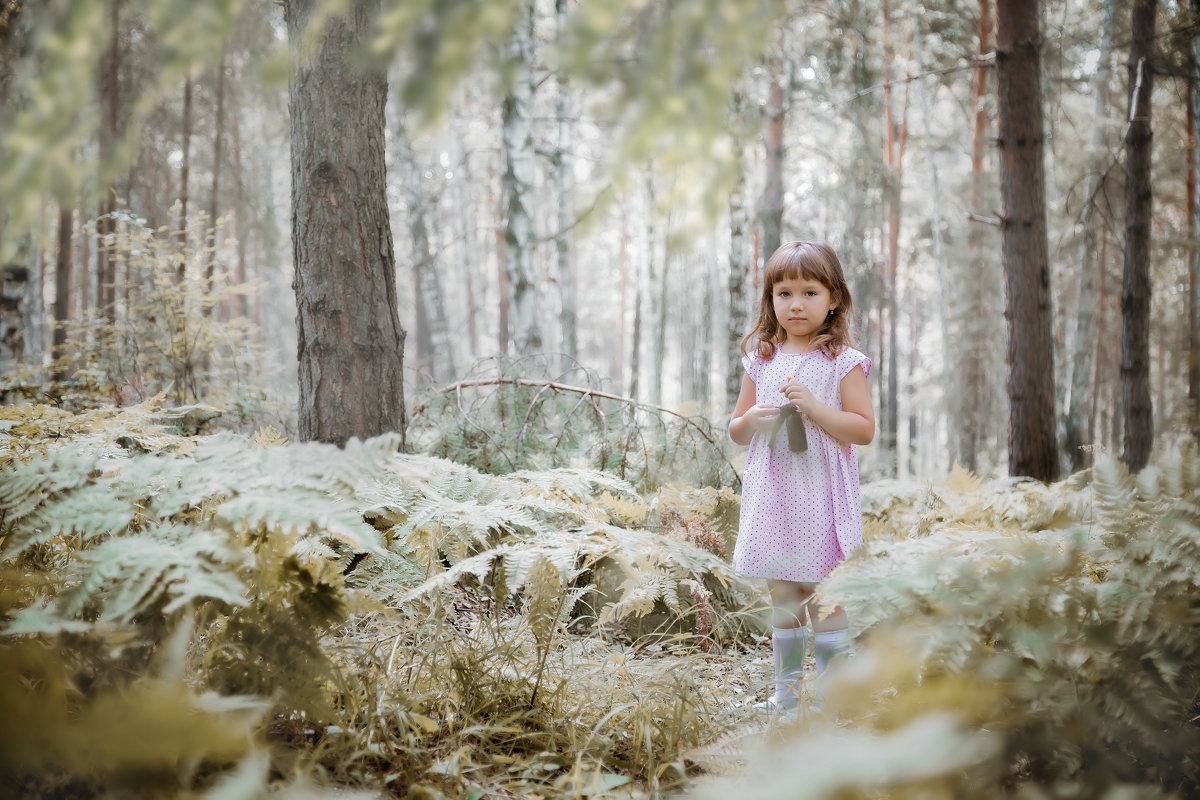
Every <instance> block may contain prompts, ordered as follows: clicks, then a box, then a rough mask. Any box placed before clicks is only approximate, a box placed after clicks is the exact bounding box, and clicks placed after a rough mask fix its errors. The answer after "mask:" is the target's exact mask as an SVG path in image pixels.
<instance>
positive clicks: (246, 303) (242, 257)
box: [229, 110, 253, 317]
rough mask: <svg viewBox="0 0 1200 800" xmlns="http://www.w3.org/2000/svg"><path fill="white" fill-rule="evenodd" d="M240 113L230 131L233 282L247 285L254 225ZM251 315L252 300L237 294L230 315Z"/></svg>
mask: <svg viewBox="0 0 1200 800" xmlns="http://www.w3.org/2000/svg"><path fill="white" fill-rule="evenodd" d="M240 116H241V115H239V114H238V113H237V111H236V110H235V111H234V113H233V114H231V115H230V117H229V133H230V135H231V137H232V139H233V141H232V145H233V169H234V173H235V174H234V182H235V184H236V186H237V210H236V211H235V212H234V214H235V216H236V219H237V269H236V271H235V274H234V276H233V282H234V283H235V284H236V285H238V286H245V285H246V281H247V280H248V279H249V276H248V275H247V274H246V250H247V248H248V246H249V241H250V234H251V231H252V230H253V226H252V225H251V224H250V208H249V206H248V205H247V203H246V172H245V167H244V165H243V164H242V132H241V126H240V125H239V124H238V122H239V117H240ZM249 315H250V300H249V298H248V297H247V296H246V295H245V294H239V295H238V296H237V310H236V311H235V312H234V313H231V314H230V316H236V317H248V316H249Z"/></svg>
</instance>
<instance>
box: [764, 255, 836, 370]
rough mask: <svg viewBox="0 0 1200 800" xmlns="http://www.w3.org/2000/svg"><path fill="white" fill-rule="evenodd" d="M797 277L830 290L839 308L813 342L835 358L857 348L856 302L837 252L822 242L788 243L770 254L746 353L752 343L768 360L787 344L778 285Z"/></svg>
mask: <svg viewBox="0 0 1200 800" xmlns="http://www.w3.org/2000/svg"><path fill="white" fill-rule="evenodd" d="M797 278H800V279H803V280H810V281H817V282H818V283H820V284H821V285H822V286H824V287H825V288H826V289H828V290H829V294H830V297H831V298H832V300H833V302H834V303H835V304H836V305H837V308H835V309H833V312H832V313H831V314H830V315H829V317H828V318H827V319H826V320H825V323H824V324H823V325H822V326H821V329H820V330H819V331H817V335H816V337H815V339H814V343H815V344H816V346H817V349H818V350H820V351H821V352H822V353H824V354H825V356H826V357H827V358H830V359H833V358H837V356H838V354H839V353H841V352H842V349H843V348H845V347H853V346H854V342H853V341H852V340H851V338H850V314H851V312H852V311H853V310H854V303H853V301H852V300H851V298H850V287H849V286H847V285H846V276H845V274H844V273H843V272H842V262H841V261H839V260H838V257H837V253H835V252H833V248H832V247H830V246H829V245H827V244H821V243H820V242H788V243H787V244H784V245H782V246H781V247H780V248H779V249H778V250H776V251H775V252H774V253H773V254H772V255H771V258H770V259H769V260H768V261H767V267H766V269H765V270H763V291H762V301H761V302H760V304H759V310H758V323H757V324H755V326H754V329H753V330H752V331H750V333H748V334H747V335H746V338H745V339H742V348H741V349H742V353H743V354H746V353H748V352H749V350H748V349H747V345H748V344H750V345H751V347H753V349H754V352H755V354H756V355H757V356H758V357H759V358H761V359H763V360H764V361H769V360H770V359H771V358H772V357H774V355H775V348H776V347H777V346H779V345H781V344H783V342H784V341H786V339H787V332H786V331H784V329H783V326H782V325H780V324H779V320H778V319H776V318H775V303H774V301H773V298H774V295H775V284H777V283H779V282H780V281H786V280H795V279H797Z"/></svg>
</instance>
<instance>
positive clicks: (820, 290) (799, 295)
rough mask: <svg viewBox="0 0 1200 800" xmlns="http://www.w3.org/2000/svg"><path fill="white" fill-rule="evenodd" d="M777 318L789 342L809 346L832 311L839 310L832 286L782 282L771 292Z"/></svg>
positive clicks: (806, 281) (804, 280) (808, 281)
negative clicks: (830, 290)
mask: <svg viewBox="0 0 1200 800" xmlns="http://www.w3.org/2000/svg"><path fill="white" fill-rule="evenodd" d="M771 297H772V301H773V304H774V308H775V319H776V320H778V322H779V325H780V327H782V328H783V329H784V331H786V332H787V336H788V340H789V341H791V342H793V343H795V344H800V345H805V344H809V343H811V341H812V338H813V336H815V335H816V334H817V333H818V332H819V331H820V330H821V326H822V325H824V324H825V320H826V319H827V318H828V317H829V312H831V311H833V309H835V308H837V303H835V302H834V301H833V295H832V294H830V292H829V287H827V286H826V285H825V284H823V283H821V282H820V281H814V280H811V279H809V278H790V279H788V280H783V281H778V282H777V283H776V284H775V286H774V287H772V290H771Z"/></svg>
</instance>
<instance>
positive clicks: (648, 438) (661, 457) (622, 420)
mask: <svg viewBox="0 0 1200 800" xmlns="http://www.w3.org/2000/svg"><path fill="white" fill-rule="evenodd" d="M537 372H538V369H537V365H536V364H531V363H529V360H526V362H523V363H520V364H512V365H505V364H500V365H498V366H496V367H495V368H494V369H487V368H486V367H484V366H483V365H480V367H478V368H477V371H476V374H474V375H472V376H471V377H469V378H467V379H466V380H464V381H462V382H460V383H459V384H456V385H455V386H454V387H450V389H446V390H442V391H435V392H434V393H433V395H432V397H431V398H430V399H429V400H428V401H427V402H426V403H423V404H422V405H420V406H419V407H418V408H419V410H418V411H416V412H414V414H413V419H412V421H411V423H410V427H409V439H410V441H412V442H413V443H414V444H415V445H416V446H417V447H418V448H420V449H421V450H423V451H425V452H428V453H431V454H433V455H436V456H440V457H442V458H446V459H449V460H451V461H455V462H457V463H462V464H471V465H472V466H475V467H476V468H478V469H481V470H483V471H485V472H492V473H501V474H503V473H508V472H514V471H519V470H529V469H532V470H546V469H554V468H559V467H586V468H589V469H592V470H595V471H599V472H605V473H609V474H612V475H616V476H619V477H620V478H622V479H623V480H627V481H629V482H630V483H631V484H633V486H634V487H636V488H637V490H638V491H640V492H644V493H651V492H653V491H655V490H656V489H657V488H658V487H659V486H662V485H664V484H671V483H683V484H692V485H694V484H701V485H712V486H721V485H737V483H738V482H739V477H738V473H737V471H736V470H735V469H734V468H733V466H732V465H731V464H730V463H729V460H728V457H727V455H726V453H725V447H726V439H725V436H724V434H723V433H721V432H720V431H719V430H717V429H716V428H714V426H713V425H712V424H711V423H710V422H709V421H708V420H707V419H705V418H704V417H702V416H682V415H678V414H675V413H674V412H671V411H669V410H667V409H661V408H657V407H654V406H647V405H644V404H639V403H636V402H634V401H632V400H629V399H626V398H621V397H618V396H615V395H611V394H607V393H605V392H602V391H601V390H599V389H597V388H594V387H593V386H591V385H590V383H591V382H592V379H591V377H590V376H589V380H588V381H586V382H585V384H587V385H583V386H574V385H568V384H563V383H558V382H555V381H551V380H544V379H541V378H537V377H524V376H526V375H533V376H536V374H537Z"/></svg>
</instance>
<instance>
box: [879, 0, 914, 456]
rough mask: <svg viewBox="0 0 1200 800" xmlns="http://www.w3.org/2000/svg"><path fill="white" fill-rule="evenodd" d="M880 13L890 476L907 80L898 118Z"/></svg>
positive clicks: (895, 422) (896, 399) (887, 15)
mask: <svg viewBox="0 0 1200 800" xmlns="http://www.w3.org/2000/svg"><path fill="white" fill-rule="evenodd" d="M882 12H883V31H882V38H883V166H884V176H885V178H884V184H885V186H884V217H885V218H886V220H887V239H886V241H885V248H886V249H885V251H884V258H885V259H886V273H885V277H886V279H887V294H888V302H887V316H888V349H887V398H886V401H885V403H884V420H883V421H884V424H883V431H882V434H883V436H882V437H881V439H882V442H881V443H880V444H881V447H882V449H883V450H884V453H885V462H886V464H887V466H888V471H889V472H890V474H891V475H892V476H895V475H896V470H897V469H898V468H899V463H900V453H899V450H898V447H897V439H898V436H899V433H900V387H899V377H900V361H899V349H898V346H897V323H898V321H899V317H900V308H899V294H900V286H899V281H898V273H899V266H900V212H901V210H902V206H901V196H902V192H903V188H904V150H905V146H906V145H907V143H908V83H907V82H906V83H905V84H904V100H903V102H902V105H901V107H900V112H899V117H898V118H897V114H896V111H895V109H894V107H893V97H892V78H893V74H892V61H893V57H894V52H895V51H894V49H893V47H892V42H891V7H890V4H889V3H888V0H884V2H883V4H882Z"/></svg>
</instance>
